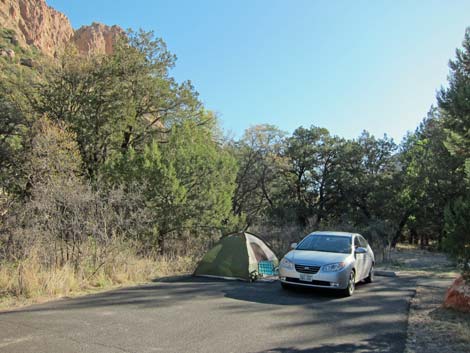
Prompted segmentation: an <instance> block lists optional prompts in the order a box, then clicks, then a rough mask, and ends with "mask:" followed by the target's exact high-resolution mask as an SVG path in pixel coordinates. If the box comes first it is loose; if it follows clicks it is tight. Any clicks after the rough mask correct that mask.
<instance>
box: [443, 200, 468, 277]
mask: <svg viewBox="0 0 470 353" xmlns="http://www.w3.org/2000/svg"><path fill="white" fill-rule="evenodd" d="M469 214H470V202H469V198H468V197H467V198H463V197H460V198H458V199H457V200H455V201H454V202H452V203H451V204H449V206H448V207H447V208H446V210H445V224H446V225H445V227H446V233H447V236H446V239H445V241H444V249H445V250H447V251H448V252H449V253H450V254H451V255H452V256H453V257H454V258H455V259H457V261H458V263H459V264H460V266H461V269H462V274H463V275H464V277H465V278H466V279H467V280H470V218H469V217H468V215H469Z"/></svg>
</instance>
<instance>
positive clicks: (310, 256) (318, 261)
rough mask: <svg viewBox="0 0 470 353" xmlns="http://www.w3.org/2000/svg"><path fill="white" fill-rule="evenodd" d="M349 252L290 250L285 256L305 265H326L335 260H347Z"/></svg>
mask: <svg viewBox="0 0 470 353" xmlns="http://www.w3.org/2000/svg"><path fill="white" fill-rule="evenodd" d="M350 256H351V254H340V253H333V252H323V251H307V250H292V251H291V252H289V253H288V254H287V255H286V258H287V259H289V260H290V261H292V262H294V263H296V264H305V265H310V264H312V265H319V266H321V265H326V264H332V263H335V262H342V261H345V262H347V260H348V258H349V257H350Z"/></svg>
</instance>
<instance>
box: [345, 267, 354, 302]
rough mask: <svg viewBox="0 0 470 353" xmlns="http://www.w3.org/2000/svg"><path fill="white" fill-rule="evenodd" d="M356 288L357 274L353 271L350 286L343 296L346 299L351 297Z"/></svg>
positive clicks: (349, 281) (350, 275)
mask: <svg viewBox="0 0 470 353" xmlns="http://www.w3.org/2000/svg"><path fill="white" fill-rule="evenodd" d="M355 288H356V273H355V272H354V271H351V273H350V274H349V280H348V286H347V287H346V289H344V290H343V294H344V296H345V297H350V296H351V295H353V293H354V289H355Z"/></svg>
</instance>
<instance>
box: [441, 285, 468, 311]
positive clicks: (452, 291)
mask: <svg viewBox="0 0 470 353" xmlns="http://www.w3.org/2000/svg"><path fill="white" fill-rule="evenodd" d="M444 307H445V308H452V309H455V310H459V311H464V312H470V284H469V283H466V282H465V280H464V279H463V278H462V277H459V278H457V279H456V280H455V281H454V283H453V284H452V286H450V288H449V289H448V290H447V293H446V296H445V298H444Z"/></svg>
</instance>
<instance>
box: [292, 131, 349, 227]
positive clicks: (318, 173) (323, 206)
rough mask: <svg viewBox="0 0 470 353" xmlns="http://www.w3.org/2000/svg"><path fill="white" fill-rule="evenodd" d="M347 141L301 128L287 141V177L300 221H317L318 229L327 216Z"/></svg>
mask: <svg viewBox="0 0 470 353" xmlns="http://www.w3.org/2000/svg"><path fill="white" fill-rule="evenodd" d="M342 143H343V141H342V140H341V139H339V138H337V137H333V136H331V135H330V133H329V132H328V130H327V129H324V128H319V127H316V126H312V127H310V128H303V127H300V128H298V129H296V130H295V131H294V133H293V134H292V136H291V137H289V138H288V139H287V141H286V145H287V146H286V148H285V157H286V159H287V170H286V177H287V180H288V183H289V185H290V195H291V196H292V198H290V201H289V202H290V204H291V207H294V209H295V210H296V214H297V217H298V220H299V221H300V223H301V224H303V225H306V224H307V223H308V221H309V219H310V218H314V223H315V225H316V226H318V224H319V223H320V222H321V221H322V220H323V219H324V218H325V217H326V216H327V208H329V206H330V204H331V203H332V202H334V199H335V197H336V196H335V195H336V191H335V189H336V187H335V183H336V178H335V173H336V171H335V170H336V168H337V167H338V165H339V162H340V161H339V160H338V150H339V148H340V146H341V145H342Z"/></svg>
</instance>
